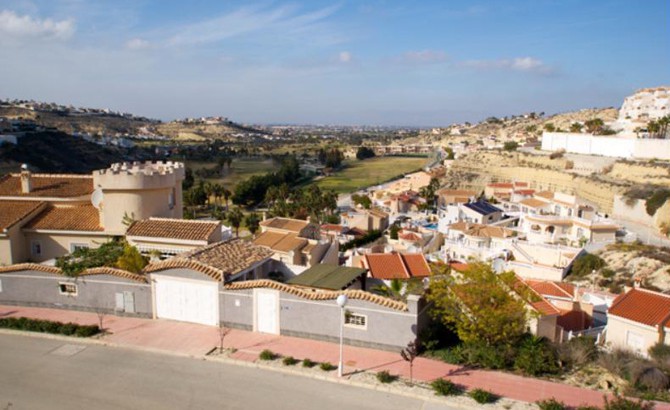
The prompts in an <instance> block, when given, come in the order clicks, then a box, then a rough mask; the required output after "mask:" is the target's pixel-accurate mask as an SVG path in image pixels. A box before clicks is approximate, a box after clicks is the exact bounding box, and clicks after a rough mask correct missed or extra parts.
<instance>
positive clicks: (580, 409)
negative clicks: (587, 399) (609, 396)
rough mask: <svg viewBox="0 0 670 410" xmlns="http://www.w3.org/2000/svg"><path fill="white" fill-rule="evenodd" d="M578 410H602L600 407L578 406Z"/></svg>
mask: <svg viewBox="0 0 670 410" xmlns="http://www.w3.org/2000/svg"><path fill="white" fill-rule="evenodd" d="M577 410H600V407H598V406H587V405H584V406H578V407H577Z"/></svg>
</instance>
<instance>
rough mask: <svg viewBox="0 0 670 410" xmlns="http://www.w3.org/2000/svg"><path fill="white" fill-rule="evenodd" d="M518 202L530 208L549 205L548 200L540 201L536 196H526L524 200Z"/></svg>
mask: <svg viewBox="0 0 670 410" xmlns="http://www.w3.org/2000/svg"><path fill="white" fill-rule="evenodd" d="M519 203H520V204H521V205H525V206H528V207H530V208H541V207H543V206H547V205H549V203H548V202H544V201H542V200H540V199H536V198H526V199H524V200H521V201H519Z"/></svg>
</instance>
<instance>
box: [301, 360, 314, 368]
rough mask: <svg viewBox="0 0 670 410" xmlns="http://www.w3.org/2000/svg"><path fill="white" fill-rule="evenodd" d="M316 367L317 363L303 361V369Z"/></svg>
mask: <svg viewBox="0 0 670 410" xmlns="http://www.w3.org/2000/svg"><path fill="white" fill-rule="evenodd" d="M314 366H316V363H315V362H313V361H311V360H310V359H302V367H308V368H312V367H314Z"/></svg>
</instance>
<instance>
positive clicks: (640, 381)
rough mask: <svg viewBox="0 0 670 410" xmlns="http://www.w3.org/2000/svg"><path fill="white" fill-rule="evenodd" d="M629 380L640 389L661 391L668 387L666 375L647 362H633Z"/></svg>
mask: <svg viewBox="0 0 670 410" xmlns="http://www.w3.org/2000/svg"><path fill="white" fill-rule="evenodd" d="M630 382H631V383H632V384H633V385H634V386H635V387H637V388H638V389H640V390H646V391H648V390H651V391H661V390H665V389H667V388H668V376H666V375H665V373H663V372H662V371H661V370H660V369H659V368H658V367H656V366H654V365H653V364H651V363H647V362H642V361H639V362H635V363H633V364H632V366H631V369H630Z"/></svg>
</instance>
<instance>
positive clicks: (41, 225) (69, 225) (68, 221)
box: [24, 204, 103, 232]
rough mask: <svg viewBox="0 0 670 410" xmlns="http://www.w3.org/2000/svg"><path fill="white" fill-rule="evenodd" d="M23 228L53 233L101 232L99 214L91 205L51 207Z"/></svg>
mask: <svg viewBox="0 0 670 410" xmlns="http://www.w3.org/2000/svg"><path fill="white" fill-rule="evenodd" d="M24 228H25V229H44V230H54V231H86V232H101V231H103V228H102V226H100V214H99V212H98V210H97V209H95V208H94V207H93V205H91V204H86V205H58V206H53V205H51V206H49V207H47V209H46V210H44V211H43V212H42V213H40V214H39V215H37V216H36V217H35V218H33V219H32V220H31V221H30V222H29V223H28V224H26V226H25V227H24Z"/></svg>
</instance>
